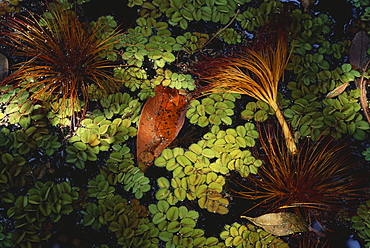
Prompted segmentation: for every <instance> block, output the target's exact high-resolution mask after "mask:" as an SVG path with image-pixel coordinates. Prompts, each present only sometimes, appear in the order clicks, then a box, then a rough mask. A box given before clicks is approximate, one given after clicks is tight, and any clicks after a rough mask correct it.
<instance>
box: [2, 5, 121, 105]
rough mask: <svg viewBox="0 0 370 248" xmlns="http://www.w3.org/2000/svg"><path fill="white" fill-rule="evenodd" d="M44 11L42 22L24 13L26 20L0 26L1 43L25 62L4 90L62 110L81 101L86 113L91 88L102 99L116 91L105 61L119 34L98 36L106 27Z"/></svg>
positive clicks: (64, 13)
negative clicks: (56, 105) (19, 93)
mask: <svg viewBox="0 0 370 248" xmlns="http://www.w3.org/2000/svg"><path fill="white" fill-rule="evenodd" d="M51 7H52V8H51ZM48 8H49V11H47V12H45V14H44V15H45V17H42V16H39V15H37V14H35V13H32V12H27V13H25V14H27V15H28V17H26V16H21V15H19V16H16V17H10V16H9V17H8V18H6V19H5V20H4V21H3V22H2V25H3V26H4V28H2V29H1V34H2V36H3V37H5V40H4V42H6V44H7V45H8V46H9V47H11V48H14V50H15V51H16V52H15V54H14V55H17V56H21V57H22V59H23V60H25V61H23V62H21V63H19V64H16V65H15V66H13V70H15V72H14V73H13V74H11V75H10V76H8V77H7V78H5V79H4V80H3V81H2V85H11V86H12V88H20V89H21V91H27V92H29V93H31V95H30V100H33V101H44V102H55V103H58V104H59V108H62V109H63V108H72V109H75V106H78V107H79V105H80V100H83V101H84V102H85V110H86V104H87V103H88V89H89V87H90V85H91V84H95V85H96V86H97V88H98V89H99V90H100V91H102V93H112V92H116V91H117V90H118V89H119V88H120V86H119V85H120V84H119V82H118V80H117V79H115V78H114V77H113V72H112V68H113V67H114V66H116V63H115V62H112V61H110V60H108V59H106V57H107V53H108V51H110V52H111V51H112V48H114V47H115V46H116V45H117V44H119V43H122V41H120V38H121V35H122V34H121V33H120V32H119V31H118V30H114V31H112V32H111V33H110V34H109V35H106V36H104V37H102V36H101V35H100V36H99V33H100V32H101V30H104V29H105V28H106V26H105V25H102V24H96V25H95V26H85V25H84V24H83V23H81V22H80V21H79V19H78V17H77V16H76V14H75V13H74V12H73V11H71V10H65V9H63V7H62V6H61V5H60V4H54V5H53V6H48ZM25 14H24V15H25ZM69 102H70V104H69ZM67 103H68V104H67Z"/></svg>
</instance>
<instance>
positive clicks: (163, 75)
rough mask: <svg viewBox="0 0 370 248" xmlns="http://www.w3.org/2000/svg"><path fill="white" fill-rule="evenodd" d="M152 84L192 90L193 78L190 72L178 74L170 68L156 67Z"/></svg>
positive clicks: (193, 87) (193, 86)
mask: <svg viewBox="0 0 370 248" xmlns="http://www.w3.org/2000/svg"><path fill="white" fill-rule="evenodd" d="M154 84H155V85H159V84H162V85H163V86H168V87H170V88H175V89H178V90H180V89H185V90H190V91H191V90H194V89H195V80H194V79H193V78H192V77H191V75H190V74H179V73H176V72H172V71H170V70H163V69H162V68H159V69H157V76H156V77H155V78H154Z"/></svg>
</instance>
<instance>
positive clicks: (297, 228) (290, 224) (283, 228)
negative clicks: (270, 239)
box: [241, 212, 308, 236]
mask: <svg viewBox="0 0 370 248" xmlns="http://www.w3.org/2000/svg"><path fill="white" fill-rule="evenodd" d="M241 218H246V219H248V220H249V221H250V222H252V223H253V224H255V225H256V226H259V227H262V228H263V229H264V230H265V231H266V232H269V233H271V234H273V235H276V236H286V235H289V234H293V233H297V232H305V231H307V230H308V229H307V226H308V225H307V222H306V221H305V220H304V219H303V217H302V216H300V215H297V214H295V213H288V212H280V213H269V214H264V215H261V216H259V217H256V218H252V217H247V216H241Z"/></svg>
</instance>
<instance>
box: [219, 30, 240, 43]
mask: <svg viewBox="0 0 370 248" xmlns="http://www.w3.org/2000/svg"><path fill="white" fill-rule="evenodd" d="M217 37H218V38H219V39H220V40H223V41H224V42H225V43H227V44H229V45H231V44H233V45H236V44H238V43H240V42H242V36H241V34H239V33H238V32H237V31H236V30H235V29H233V28H227V29H225V30H222V31H221V32H220V33H218V35H217Z"/></svg>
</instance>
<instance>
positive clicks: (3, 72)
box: [0, 53, 9, 80]
mask: <svg viewBox="0 0 370 248" xmlns="http://www.w3.org/2000/svg"><path fill="white" fill-rule="evenodd" d="M8 70H9V63H8V59H7V57H5V55H3V54H1V53H0V80H2V79H4V78H5V77H6V76H7V75H8Z"/></svg>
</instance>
